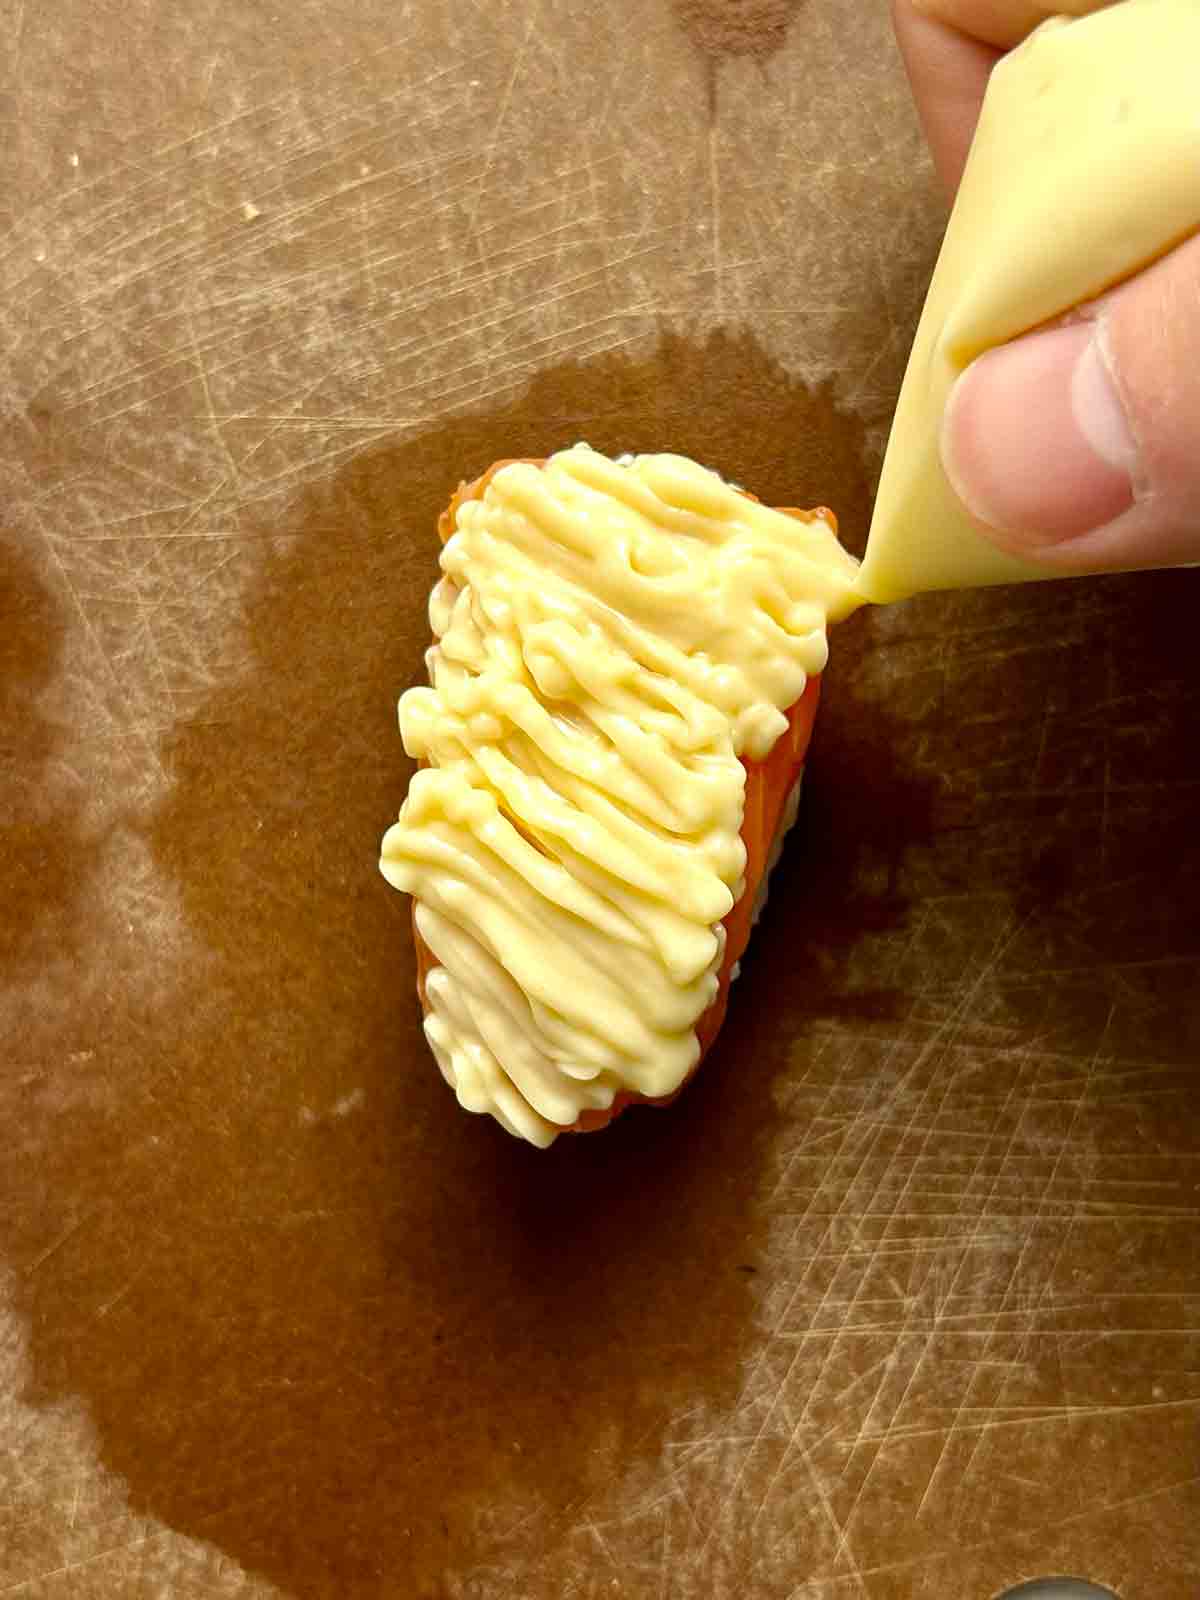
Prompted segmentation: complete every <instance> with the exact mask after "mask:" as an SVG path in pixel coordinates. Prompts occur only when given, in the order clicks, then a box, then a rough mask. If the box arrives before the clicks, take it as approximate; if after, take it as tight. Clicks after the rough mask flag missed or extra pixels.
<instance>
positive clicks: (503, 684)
mask: <svg viewBox="0 0 1200 1600" xmlns="http://www.w3.org/2000/svg"><path fill="white" fill-rule="evenodd" d="M441 567H442V578H441V580H440V581H439V582H438V584H437V585H436V587H435V588H434V591H433V594H432V596H431V599H430V605H429V615H430V621H431V623H432V627H433V633H434V638H435V643H434V644H433V646H432V647H431V648H430V650H429V651H428V652H427V657H426V661H427V665H428V669H429V678H430V686H429V687H428V688H416V689H410V690H408V692H407V693H406V694H404V695H403V696H402V697H401V700H400V729H401V734H402V736H403V740H404V747H405V749H406V750H407V751H408V753H409V755H410V756H413V757H414V758H416V759H417V760H418V761H420V762H421V763H422V768H421V770H420V771H418V772H417V773H416V775H415V776H414V777H413V780H412V783H411V784H410V786H409V791H408V796H407V798H406V800H405V802H404V805H403V807H402V809H401V811H400V817H399V820H398V821H397V822H396V823H395V824H394V825H393V826H392V827H391V828H389V829H388V831H387V834H386V835H385V837H384V840H383V849H382V860H381V863H380V865H381V868H382V871H383V874H384V876H385V877H386V878H387V879H388V881H389V882H390V883H392V884H394V885H395V887H396V888H398V889H402V890H405V891H407V892H408V893H409V894H411V895H413V896H414V897H415V899H416V902H417V905H416V911H415V921H416V927H417V931H418V933H419V934H420V937H421V939H422V940H423V941H424V943H425V944H426V945H427V946H428V948H429V950H430V951H431V952H432V954H433V956H434V958H435V959H436V961H437V963H438V965H436V966H435V967H434V968H433V969H432V970H431V971H430V972H429V973H428V975H427V977H426V981H425V1006H426V1017H425V1033H426V1036H427V1038H428V1040H429V1043H430V1046H431V1047H432V1049H433V1053H434V1055H435V1057H436V1058H437V1061H438V1064H439V1066H440V1067H441V1070H442V1072H443V1074H444V1076H445V1077H446V1079H447V1081H448V1082H449V1083H450V1085H451V1086H452V1087H453V1088H454V1089H455V1091H456V1093H457V1095H458V1099H459V1101H460V1102H461V1104H462V1105H463V1106H465V1107H466V1108H467V1109H468V1110H472V1111H487V1112H490V1113H491V1114H492V1115H493V1116H494V1117H496V1118H497V1120H498V1121H500V1122H501V1123H502V1124H503V1125H504V1126H505V1127H506V1128H508V1129H509V1131H510V1132H512V1133H514V1134H517V1135H519V1136H520V1137H522V1138H525V1139H528V1140H530V1141H531V1142H532V1143H534V1144H538V1145H547V1144H549V1143H551V1142H552V1140H553V1139H554V1138H555V1136H556V1135H557V1134H558V1133H559V1132H561V1131H562V1130H563V1128H565V1127H570V1126H571V1125H572V1124H573V1123H574V1122H576V1121H577V1119H578V1118H579V1117H580V1116H581V1115H582V1114H583V1113H585V1112H587V1111H589V1110H592V1111H595V1110H600V1111H602V1110H605V1109H606V1108H608V1107H609V1106H611V1104H612V1102H613V1099H614V1097H615V1096H616V1095H617V1094H618V1093H619V1092H621V1091H629V1092H632V1093H636V1094H640V1095H644V1096H647V1097H649V1098H657V1097H659V1096H663V1095H669V1094H671V1093H672V1092H673V1091H674V1090H675V1089H677V1088H678V1087H679V1085H680V1084H681V1083H682V1082H683V1080H684V1078H685V1077H686V1076H687V1074H688V1072H689V1071H690V1070H691V1068H692V1067H693V1066H694V1064H695V1062H696V1059H697V1057H698V1054H699V1049H700V1047H699V1043H698V1040H697V1036H696V1031H695V1029H696V1023H697V1021H698V1020H699V1018H700V1017H701V1016H702V1015H703V1013H704V1012H705V1010H706V1009H707V1007H708V1006H709V1005H710V1003H711V1002H712V1001H713V999H714V997H715V996H716V993H717V987H718V973H719V970H720V966H721V960H722V953H723V948H724V930H723V929H722V927H721V921H722V918H724V917H725V916H726V915H727V914H728V912H729V911H730V909H731V908H732V906H733V905H734V903H735V901H736V900H737V899H738V897H739V896H740V894H741V892H742V889H743V886H744V885H743V872H744V867H745V860H746V853H745V848H744V846H743V844H742V840H741V837H740V832H741V826H742V815H743V802H744V793H745V784H746V769H745V767H744V766H743V765H742V758H743V757H744V758H745V759H747V760H762V759H764V758H765V757H766V756H767V754H768V753H769V752H770V750H771V747H772V746H773V745H774V743H775V741H776V740H777V739H778V738H779V736H780V734H781V733H782V732H783V731H784V729H785V728H786V727H787V718H786V715H785V712H786V710H787V708H788V707H790V706H791V705H793V704H794V702H795V701H797V700H798V699H799V698H800V696H801V694H802V693H803V692H804V687H805V684H806V682H807V681H808V678H809V677H810V676H811V675H813V674H816V673H819V672H821V671H822V669H823V668H824V666H825V662H826V657H827V644H826V635H825V626H826V622H827V621H835V620H838V619H839V618H841V617H843V616H845V615H847V614H848V613H849V612H850V611H851V610H853V609H854V606H855V605H856V604H857V603H858V599H857V596H856V595H855V593H854V579H855V575H856V572H857V563H856V562H855V561H854V559H853V557H851V556H850V555H848V554H847V552H846V551H844V550H843V549H842V547H841V546H840V545H839V544H838V542H837V537H836V534H835V533H834V530H833V528H832V527H831V526H830V524H829V523H828V522H826V521H825V520H823V518H821V517H820V516H816V517H813V518H812V519H810V520H806V521H800V520H797V519H796V518H795V517H793V516H788V515H786V514H785V513H783V512H780V511H774V510H771V509H769V508H768V507H766V506H762V505H759V504H758V503H757V502H756V501H753V500H751V499H749V498H748V497H747V496H745V495H743V494H741V493H740V492H739V491H738V490H736V489H735V488H733V487H732V486H730V485H729V484H726V483H725V482H723V481H722V480H721V479H720V478H719V477H718V476H717V475H716V474H715V473H713V472H710V471H707V470H706V469H705V468H703V467H699V466H697V465H696V464H695V463H694V462H692V461H688V460H686V459H684V458H683V457H680V456H673V455H647V456H637V457H633V458H623V459H622V461H621V462H616V461H611V460H609V459H608V458H607V457H605V456H603V455H600V454H598V453H597V452H596V451H594V450H591V449H589V448H588V447H587V446H586V445H578V446H576V447H575V448H573V449H570V450H564V451H561V452H559V453H558V454H557V455H555V456H552V457H551V458H550V459H549V460H548V461H547V462H546V463H545V464H544V466H541V467H539V466H536V465H534V464H532V463H528V462H513V463H511V464H509V465H507V466H505V467H503V468H501V469H500V470H499V471H498V472H496V473H495V474H494V475H493V476H492V477H491V479H490V480H489V481H488V482H487V485H486V488H485V489H484V491H483V493H482V495H481V497H480V498H478V499H466V500H463V501H462V502H461V503H459V504H458V506H457V512H456V517H455V526H454V531H453V534H452V535H451V537H450V538H449V539H448V540H447V542H446V545H445V547H444V549H443V551H442V557H441Z"/></svg>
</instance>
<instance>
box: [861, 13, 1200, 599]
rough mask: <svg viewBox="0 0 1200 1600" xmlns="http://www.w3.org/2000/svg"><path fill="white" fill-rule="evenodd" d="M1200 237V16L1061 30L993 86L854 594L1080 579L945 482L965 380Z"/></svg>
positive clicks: (1065, 23) (919, 339) (1127, 18)
mask: <svg viewBox="0 0 1200 1600" xmlns="http://www.w3.org/2000/svg"><path fill="white" fill-rule="evenodd" d="M1198 229H1200V0H1120V3H1119V4H1117V5H1114V6H1111V7H1110V8H1109V9H1107V10H1103V11H1098V12H1095V13H1094V14H1092V15H1090V16H1087V17H1083V18H1080V19H1078V20H1072V19H1070V18H1066V17H1055V18H1052V19H1051V20H1050V21H1049V22H1046V23H1044V24H1043V25H1042V26H1041V27H1040V28H1038V29H1037V30H1036V31H1035V32H1034V33H1032V34H1030V36H1029V38H1028V39H1026V40H1025V42H1024V43H1023V44H1022V45H1020V46H1019V47H1018V48H1017V49H1016V50H1014V51H1012V53H1011V54H1010V55H1008V56H1005V57H1004V58H1003V59H1002V60H1001V61H1000V62H999V64H998V65H997V66H996V67H995V68H994V69H993V71H992V74H991V78H990V80H989V83H988V89H987V93H986V95H985V98H984V102H983V110H982V112H981V114H980V118H979V125H978V128H977V130H976V133H975V139H974V142H973V144H972V146H971V151H970V155H969V157H968V159H967V165H966V169H965V171H964V173H963V178H962V183H961V185H960V187H959V191H958V197H957V199H956V201H955V204H954V210H953V212H952V213H951V217H950V222H949V225H948V226H947V229H946V236H945V239H944V241H943V244H942V250H941V254H940V256H939V257H938V262H937V266H936V268H935V270H934V274H933V278H932V280H931V282H930V286H929V293H928V296H927V298H926V301H925V309H924V311H923V312H922V315H921V320H920V323H919V324H918V327H917V333H916V338H915V340H914V341H913V347H912V352H911V354H910V356H909V361H908V368H907V371H906V373H905V377H904V383H903V385H902V387H901V390H900V399H899V402H898V403H897V407H896V415H895V419H894V421H893V424H892V431H891V435H890V438H889V441H888V447H887V453H886V455H885V457H884V463H883V473H882V476H881V478H880V483H879V492H878V495H877V496H876V501H875V511H874V515H873V517H872V521H871V530H870V535H869V537H868V541H867V550H866V554H865V556H864V557H863V563H862V567H861V568H860V570H859V574H858V579H857V583H856V588H857V591H858V594H859V595H860V596H861V597H862V599H863V600H869V601H879V602H883V601H890V600H902V599H905V598H906V597H907V596H909V595H914V594H921V593H925V592H928V591H930V590H935V589H964V588H973V587H978V586H982V585H986V584H997V583H1019V582H1024V581H1028V580H1031V579H1036V578H1055V577H1063V576H1069V574H1068V573H1064V572H1063V571H1062V570H1061V569H1057V568H1056V569H1055V570H1054V571H1048V570H1047V569H1046V568H1044V567H1037V566H1034V565H1031V564H1030V563H1028V562H1024V561H1021V560H1018V559H1017V558H1016V557H1014V556H1011V555H1007V554H1005V553H1004V552H1002V551H1000V550H998V549H996V548H995V546H993V545H992V544H990V543H989V542H988V541H987V540H986V539H984V538H983V537H982V536H981V535H980V534H979V533H977V532H976V531H975V528H974V527H973V525H972V523H971V521H970V518H969V517H968V516H967V514H966V512H965V510H964V509H963V507H962V505H961V503H960V502H959V500H958V498H957V496H956V495H955V494H954V491H953V490H952V489H951V487H950V485H949V483H948V482H947V480H946V477H945V474H944V473H943V471H942V464H941V456H940V451H939V438H940V433H941V425H942V417H943V414H944V412H945V407H946V400H947V398H948V396H949V393H950V390H951V388H952V386H953V384H954V382H955V379H956V378H958V376H959V374H960V373H962V372H963V371H964V370H965V369H966V367H967V366H968V365H969V364H970V363H971V362H972V361H974V360H975V359H976V357H977V356H981V355H982V354H983V353H984V352H985V351H986V350H990V349H991V348H992V347H993V346H995V345H999V344H1004V343H1006V342H1007V341H1008V340H1010V339H1015V338H1017V337H1018V336H1019V335H1021V334H1023V333H1028V332H1030V331H1032V330H1033V329H1034V328H1037V327H1039V326H1041V325H1042V324H1045V323H1049V322H1053V321H1056V320H1058V319H1060V318H1063V317H1065V316H1066V315H1067V314H1068V313H1069V312H1070V311H1072V310H1073V309H1074V308H1075V307H1076V306H1078V305H1080V304H1082V303H1084V302H1086V301H1088V300H1093V299H1095V298H1096V297H1097V296H1098V295H1101V294H1103V293H1104V292H1105V291H1106V290H1108V289H1111V288H1112V287H1113V286H1114V285H1115V284H1117V283H1119V282H1121V280H1122V279H1124V278H1128V277H1132V276H1133V275H1134V274H1135V273H1136V272H1138V271H1140V270H1141V269H1142V268H1143V267H1145V266H1148V265H1149V264H1150V263H1151V262H1152V261H1154V260H1155V259H1156V258H1157V257H1159V256H1162V255H1165V254H1166V253H1167V252H1168V251H1170V250H1171V249H1173V248H1174V247H1175V246H1176V245H1177V244H1179V243H1181V242H1182V241H1183V240H1184V239H1185V238H1187V237H1188V235H1190V234H1192V233H1195V232H1196V231H1197V230H1198Z"/></svg>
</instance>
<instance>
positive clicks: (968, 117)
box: [892, 0, 1000, 196]
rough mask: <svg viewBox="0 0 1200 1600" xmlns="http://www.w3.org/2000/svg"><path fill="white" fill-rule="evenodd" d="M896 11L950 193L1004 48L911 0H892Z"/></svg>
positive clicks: (922, 113)
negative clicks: (920, 8)
mask: <svg viewBox="0 0 1200 1600" xmlns="http://www.w3.org/2000/svg"><path fill="white" fill-rule="evenodd" d="M892 15H893V18H894V21H895V25H896V39H897V41H898V43H899V45H900V54H901V56H902V57H903V60H904V67H905V71H906V72H907V73H908V81H909V82H910V83H911V85H912V92H913V99H914V100H915V102H916V106H917V114H918V116H919V117H920V119H921V126H922V128H923V129H924V131H925V138H926V141H927V143H928V145H929V149H930V153H931V154H932V156H933V162H934V166H935V167H936V168H937V171H938V176H939V177H940V178H941V180H942V183H943V184H944V185H945V188H946V191H947V193H948V194H949V195H951V196H952V195H953V194H954V192H955V190H956V189H957V188H958V180H959V179H960V178H961V177H962V170H963V167H964V165H965V163H966V159H967V151H968V150H969V149H970V146H971V139H972V137H973V136H974V133H975V124H976V122H977V121H978V120H979V107H980V105H981V104H982V103H983V92H984V90H985V89H986V88H987V80H988V74H989V73H990V72H991V70H992V68H993V67H994V66H995V64H996V62H997V61H998V60H999V59H1000V52H999V51H998V50H993V49H992V48H991V47H990V46H988V45H986V44H981V43H980V42H979V41H978V40H977V39H971V38H968V37H967V35H966V34H964V33H959V32H958V31H956V30H955V29H954V28H952V27H949V26H948V25H947V24H946V23H944V22H941V21H939V20H938V19H937V18H935V17H930V16H926V15H924V14H923V13H922V12H920V11H918V10H916V9H915V6H914V4H913V0H893V5H892Z"/></svg>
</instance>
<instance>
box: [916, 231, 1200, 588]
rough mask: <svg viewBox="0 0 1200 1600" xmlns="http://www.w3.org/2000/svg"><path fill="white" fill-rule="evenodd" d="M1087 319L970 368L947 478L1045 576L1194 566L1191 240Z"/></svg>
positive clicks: (951, 427) (1196, 459)
mask: <svg viewBox="0 0 1200 1600" xmlns="http://www.w3.org/2000/svg"><path fill="white" fill-rule="evenodd" d="M1086 317H1087V320H1085V321H1084V322H1082V323H1075V324H1072V325H1070V326H1066V327H1060V328H1054V329H1051V330H1049V331H1047V332H1040V333H1033V334H1028V335H1026V337H1025V338H1023V339H1017V340H1015V341H1014V342H1013V343H1011V344H1007V345H1002V346H1001V347H1000V348H998V349H996V350H992V351H989V352H988V354H986V355H984V356H982V357H980V359H979V360H978V361H976V362H974V363H973V364H972V365H971V366H970V367H968V368H967V370H966V372H965V373H964V374H963V375H962V377H961V378H960V379H959V380H958V382H957V384H956V385H955V387H954V390H953V391H952V393H951V396H950V402H949V404H948V406H947V409H946V420H945V427H944V431H943V438H942V460H943V463H944V465H945V469H946V475H947V477H948V478H949V480H950V482H951V483H952V484H953V485H954V488H955V490H956V492H957V493H958V495H959V498H960V499H961V500H962V501H963V503H964V504H965V505H966V507H967V509H968V510H969V511H970V512H971V515H972V517H973V518H974V519H975V520H976V522H977V523H978V524H979V526H980V528H981V531H982V532H984V533H985V534H987V535H988V536H989V537H990V538H991V539H992V540H993V542H994V543H996V544H998V545H1000V546H1001V548H1002V549H1006V550H1009V551H1011V552H1012V553H1013V554H1016V555H1020V556H1023V557H1025V558H1027V559H1032V560H1036V561H1039V562H1042V563H1044V564H1045V565H1047V566H1049V567H1056V568H1058V569H1060V570H1073V571H1086V572H1107V571H1120V570H1126V569H1131V568H1135V567H1157V566H1175V565H1182V564H1185V563H1188V562H1197V561H1200V451H1198V450H1197V448H1196V441H1197V440H1198V439H1200V236H1197V237H1194V238H1192V239H1190V240H1189V241H1188V242H1187V243H1186V244H1183V245H1180V246H1179V247H1178V248H1177V249H1176V250H1174V251H1172V252H1171V254H1170V255H1168V256H1165V257H1164V258H1163V259H1162V260H1161V261H1159V262H1157V263H1156V264H1155V265H1154V266H1152V267H1150V268H1148V269H1147V270H1146V271H1145V272H1142V273H1140V274H1139V275H1138V276H1137V277H1136V278H1131V279H1130V280H1129V281H1128V282H1127V283H1124V284H1122V285H1120V286H1119V287H1118V288H1117V289H1115V290H1113V292H1112V293H1111V294H1109V295H1108V296H1106V297H1105V298H1104V299H1103V300H1102V301H1099V302H1097V303H1096V304H1095V305H1094V306H1091V307H1089V308H1087V310H1086Z"/></svg>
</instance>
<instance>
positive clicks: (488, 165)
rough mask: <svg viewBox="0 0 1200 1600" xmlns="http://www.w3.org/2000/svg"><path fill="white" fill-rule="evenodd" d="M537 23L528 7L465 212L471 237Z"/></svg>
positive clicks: (536, 12) (535, 8) (532, 9)
mask: <svg viewBox="0 0 1200 1600" xmlns="http://www.w3.org/2000/svg"><path fill="white" fill-rule="evenodd" d="M537 23H538V10H537V7H536V6H530V8H529V21H528V22H527V23H526V24H525V32H524V35H523V36H522V39H521V43H520V44H519V45H518V47H517V51H516V54H515V55H514V57H513V65H512V71H511V72H510V73H509V75H508V82H507V83H506V84H505V86H504V91H503V93H502V94H501V96H500V104H499V108H498V109H497V112H496V120H495V122H494V124H493V126H492V132H491V137H490V138H489V139H488V142H487V147H486V149H485V151H484V158H483V170H482V171H481V172H480V174H479V181H478V183H477V185H476V188H475V197H474V200H473V202H472V204H471V206H470V209H469V210H468V212H467V232H468V233H470V234H472V235H473V234H474V231H475V223H476V219H477V218H478V216H479V207H480V205H481V204H482V202H483V196H484V191H485V190H486V188H487V183H488V179H489V178H490V177H491V175H492V167H493V165H494V163H495V160H496V150H497V146H498V144H499V141H500V133H501V130H502V129H503V127H504V119H505V118H506V117H507V116H508V108H509V106H510V104H511V103H512V97H513V90H514V89H515V88H516V85H517V79H518V78H519V77H520V75H521V68H522V67H523V66H524V64H525V56H526V53H527V51H528V49H529V45H530V42H531V40H532V38H533V30H534V29H535V28H536V26H537Z"/></svg>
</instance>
